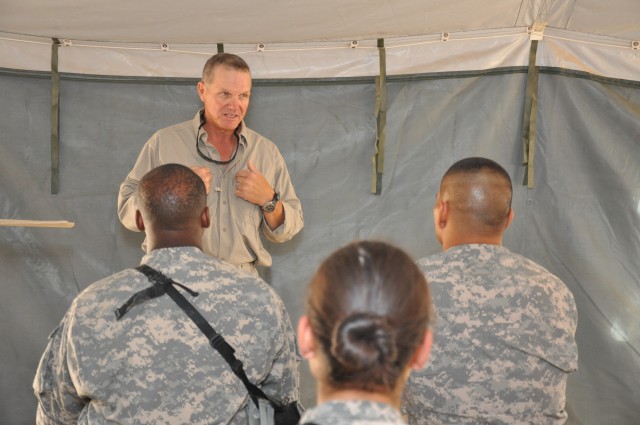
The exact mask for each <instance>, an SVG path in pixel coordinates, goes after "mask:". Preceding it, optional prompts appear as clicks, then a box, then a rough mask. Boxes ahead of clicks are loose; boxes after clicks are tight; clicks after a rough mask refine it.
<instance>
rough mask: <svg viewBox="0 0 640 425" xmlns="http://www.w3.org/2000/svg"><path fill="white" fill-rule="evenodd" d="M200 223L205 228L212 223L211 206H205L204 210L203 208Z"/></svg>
mask: <svg viewBox="0 0 640 425" xmlns="http://www.w3.org/2000/svg"><path fill="white" fill-rule="evenodd" d="M200 224H202V228H203V229H206V228H208V227H209V226H210V225H211V217H209V207H204V210H202V215H201V216H200Z"/></svg>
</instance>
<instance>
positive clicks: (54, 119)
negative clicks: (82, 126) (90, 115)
mask: <svg viewBox="0 0 640 425" xmlns="http://www.w3.org/2000/svg"><path fill="white" fill-rule="evenodd" d="M59 47H60V40H58V39H57V38H54V39H53V44H52V45H51V193H52V194H54V195H55V194H56V193H58V190H59V189H60V168H59V167H60V137H59V135H60V73H59V72H58V48H59Z"/></svg>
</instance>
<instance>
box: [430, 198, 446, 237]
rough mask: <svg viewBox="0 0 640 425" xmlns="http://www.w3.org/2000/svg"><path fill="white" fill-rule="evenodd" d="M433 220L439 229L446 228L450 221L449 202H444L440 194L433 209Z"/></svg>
mask: <svg viewBox="0 0 640 425" xmlns="http://www.w3.org/2000/svg"><path fill="white" fill-rule="evenodd" d="M433 220H434V222H435V225H436V227H438V228H439V229H442V228H444V227H445V226H446V225H447V220H449V201H444V200H443V199H442V197H441V196H440V195H439V194H438V198H437V199H436V205H435V207H434V209H433Z"/></svg>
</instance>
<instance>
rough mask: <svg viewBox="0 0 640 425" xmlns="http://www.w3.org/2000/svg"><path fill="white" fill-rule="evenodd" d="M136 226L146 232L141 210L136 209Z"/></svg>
mask: <svg viewBox="0 0 640 425" xmlns="http://www.w3.org/2000/svg"><path fill="white" fill-rule="evenodd" d="M136 227H137V228H138V230H140V231H142V232H144V219H143V218H142V213H141V212H140V210H136Z"/></svg>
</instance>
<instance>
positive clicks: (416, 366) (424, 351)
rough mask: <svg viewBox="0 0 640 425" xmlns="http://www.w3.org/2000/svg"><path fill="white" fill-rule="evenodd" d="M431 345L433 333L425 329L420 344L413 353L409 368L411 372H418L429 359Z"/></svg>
mask: <svg viewBox="0 0 640 425" xmlns="http://www.w3.org/2000/svg"><path fill="white" fill-rule="evenodd" d="M432 343H433V333H431V331H430V330H429V329H427V330H426V331H425V333H424V336H423V338H422V342H421V343H420V345H419V346H418V348H417V349H416V352H415V353H413V357H411V362H410V363H409V366H410V367H411V369H413V370H420V369H422V367H423V366H424V365H425V364H426V363H427V360H428V359H429V353H430V352H431V344H432Z"/></svg>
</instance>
